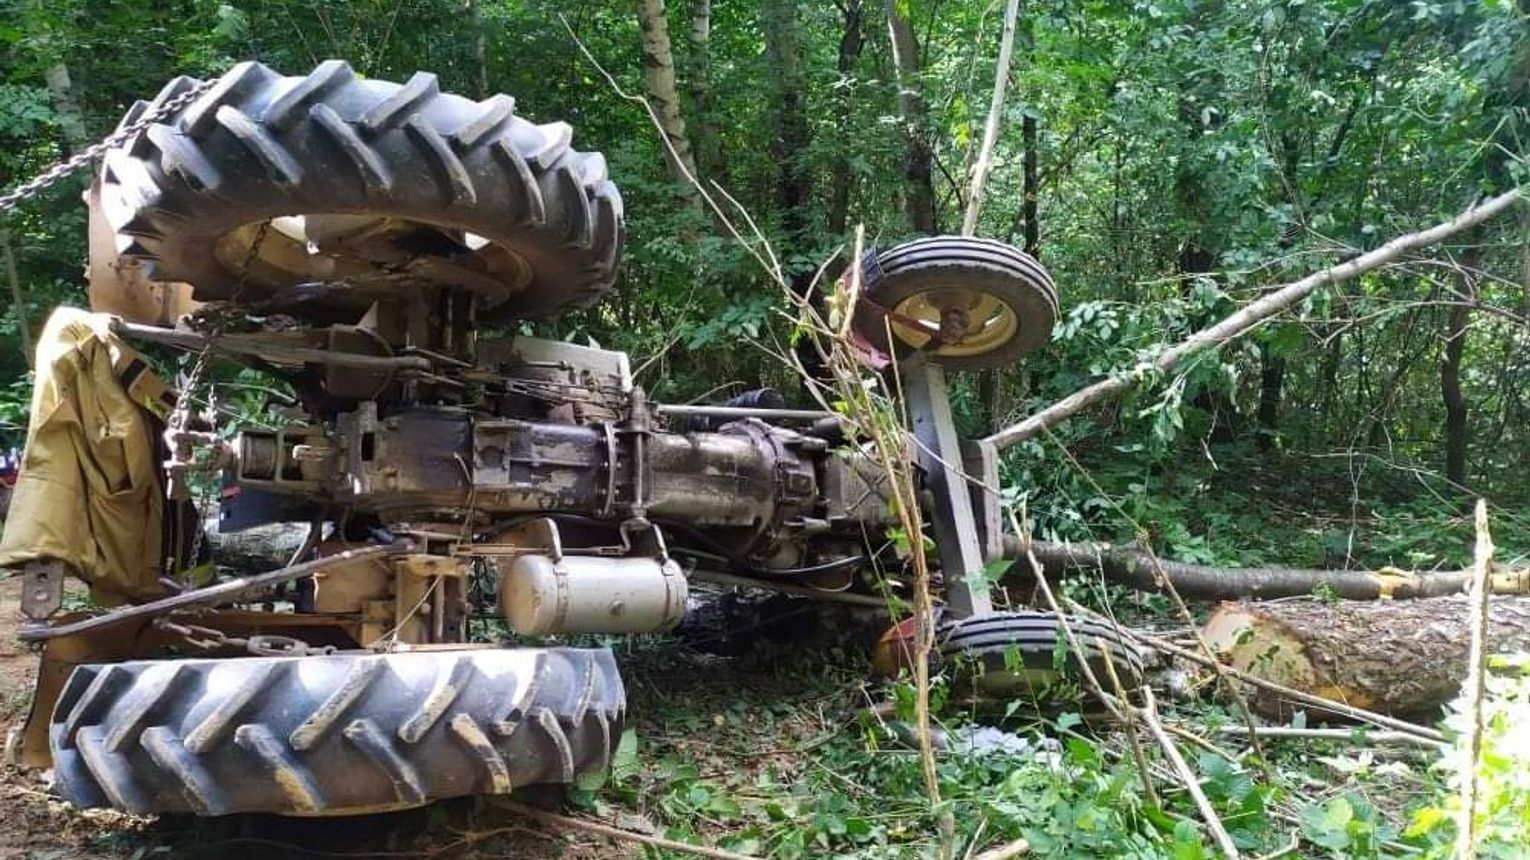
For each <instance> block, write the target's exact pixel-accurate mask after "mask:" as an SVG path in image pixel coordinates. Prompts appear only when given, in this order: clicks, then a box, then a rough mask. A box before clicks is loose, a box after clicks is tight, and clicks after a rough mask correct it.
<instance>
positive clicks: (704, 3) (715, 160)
mask: <svg viewBox="0 0 1530 860" xmlns="http://www.w3.org/2000/svg"><path fill="white" fill-rule="evenodd" d="M711 43H712V0H695V2H693V3H692V4H691V68H690V91H691V116H692V117H693V118H694V119H695V122H696V134H695V140H694V141H693V145H694V149H695V157H696V166H697V167H699V168H700V169H701V172H702V173H703V174H705V175H706V176H712V177H717V176H718V168H719V166H720V164H719V162H720V160H721V159H720V158H719V153H720V152H721V148H720V146H719V143H718V140H717V123H716V122H715V121H714V120H713V118H712V58H711V51H712V44H711ZM719 178H720V177H719Z"/></svg>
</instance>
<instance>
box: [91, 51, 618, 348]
mask: <svg viewBox="0 0 1530 860" xmlns="http://www.w3.org/2000/svg"><path fill="white" fill-rule="evenodd" d="M198 83H199V82H198V81H196V80H194V79H191V78H185V77H182V78H177V79H176V80H174V81H171V82H170V83H169V84H168V85H166V87H165V88H164V90H162V91H161V92H160V94H159V96H158V97H157V98H156V99H155V100H154V101H153V102H150V103H147V104H145V103H139V105H135V106H134V108H133V109H132V110H131V111H130V112H129V113H128V115H127V117H126V118H125V119H124V120H123V122H124V123H125V124H126V123H131V122H133V121H135V120H136V119H137V118H138V117H139V116H142V115H143V114H144V112H145V111H146V110H148V109H150V108H153V107H154V106H156V105H157V104H161V103H163V102H165V101H166V100H168V99H171V98H174V97H175V96H177V95H179V94H181V93H184V92H186V91H187V90H189V89H191V88H193V87H195V86H197V85H198ZM572 134H573V132H572V129H570V127H569V126H568V125H567V124H565V123H561V122H555V123H548V124H543V125H537V124H534V123H531V122H529V121H527V120H525V119H523V118H521V117H520V116H518V115H516V113H515V100H514V99H512V98H510V97H509V96H506V95H495V96H491V97H489V98H487V99H485V100H483V101H480V102H474V101H472V100H469V99H466V98H462V97H461V96H456V95H450V94H447V93H442V92H440V90H439V89H438V87H437V83H436V78H435V76H434V75H431V74H428V73H425V72H420V73H418V74H416V75H415V76H414V77H412V78H410V79H409V81H408V82H406V83H404V84H395V83H389V82H387V81H381V80H371V79H365V78H362V77H359V76H357V75H356V74H355V73H354V72H352V70H351V67H350V66H349V65H347V64H346V63H344V62H341V61H339V60H328V61H325V62H323V63H320V64H319V65H318V67H316V68H315V69H314V70H313V71H312V72H311V73H309V74H308V75H307V76H306V77H283V76H282V75H280V74H278V73H276V72H274V71H272V70H271V69H269V68H267V67H266V66H264V65H261V64H260V63H253V62H251V63H241V64H239V65H237V66H235V67H234V68H233V69H232V70H230V71H229V72H228V73H227V74H225V75H224V76H223V77H222V78H220V79H219V80H218V82H217V83H216V84H215V85H214V86H213V87H212V88H211V89H210V90H208V91H207V92H206V93H204V94H203V95H202V96H200V97H199V98H197V99H196V100H195V101H193V102H192V103H191V104H190V105H188V106H186V107H185V108H184V109H182V110H180V111H179V112H177V113H176V114H174V115H173V116H171V117H168V118H166V119H165V120H163V121H161V122H158V123H155V124H153V125H151V126H149V127H148V128H147V129H146V130H144V131H143V132H140V133H139V134H137V135H135V136H134V137H133V138H132V139H131V140H129V141H128V142H127V143H125V144H124V145H123V146H121V147H119V148H117V149H115V150H112V151H110V152H109V153H107V155H106V158H105V164H104V167H103V174H102V179H103V184H102V198H101V199H102V205H103V207H104V208H105V212H106V215H107V218H108V219H109V221H110V223H111V226H112V228H113V229H114V230H115V231H116V233H117V244H118V250H119V251H120V252H121V253H122V254H123V255H125V256H128V257H133V258H137V259H140V260H143V261H144V263H145V265H146V268H147V270H148V272H149V275H150V277H151V278H152V279H153V280H156V281H185V282H188V283H190V284H192V285H193V286H194V287H195V291H196V298H197V299H199V300H203V301H207V300H229V299H234V300H238V301H241V302H253V301H258V300H261V299H267V298H273V297H274V298H276V299H277V300H278V302H285V303H286V306H285V307H282V308H281V309H282V310H283V311H284V312H287V313H293V314H295V315H297V316H304V315H305V312H306V314H307V315H309V316H314V315H323V314H325V313H330V314H334V313H336V312H338V311H347V310H354V309H361V310H365V309H366V308H367V307H368V306H369V305H370V303H371V302H372V301H373V300H375V299H377V298H379V297H383V296H386V295H388V294H389V292H390V291H393V292H395V293H396V292H397V291H398V290H409V289H418V288H419V287H420V286H421V285H422V284H423V285H439V286H442V287H450V288H457V289H463V290H467V291H469V292H472V293H474V294H476V296H477V298H478V303H479V307H480V308H481V309H482V311H483V312H484V315H485V317H487V318H489V319H510V318H524V317H538V316H548V315H551V314H553V313H555V312H557V311H559V310H561V309H563V308H565V307H583V306H585V305H588V304H590V303H592V302H594V301H595V300H596V299H598V298H599V297H600V296H601V295H602V294H603V293H604V292H605V291H606V290H607V289H608V288H609V287H610V286H611V284H612V282H613V280H614V279H615V276H616V267H617V262H618V260H619V258H620V256H621V249H622V241H623V227H622V201H621V196H620V194H619V193H618V192H617V190H616V186H615V185H614V184H612V183H611V181H610V179H609V177H608V176H607V172H606V162H605V158H604V157H602V156H601V155H600V154H599V153H593V152H591V153H586V152H580V151H578V150H576V149H574V148H573V147H572V146H571V145H570V141H571V138H572ZM284 216H285V217H284ZM272 219H275V220H272ZM267 224H269V226H267V227H262V225H267ZM257 241H258V244H257ZM252 248H255V251H254V253H252V252H251V249H252ZM247 260H248V261H249V266H248V267H247V268H246V265H245V264H246V261H247Z"/></svg>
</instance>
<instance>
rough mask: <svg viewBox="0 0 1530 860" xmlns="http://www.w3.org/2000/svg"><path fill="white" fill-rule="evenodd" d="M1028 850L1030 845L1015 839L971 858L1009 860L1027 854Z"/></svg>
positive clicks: (977, 859)
mask: <svg viewBox="0 0 1530 860" xmlns="http://www.w3.org/2000/svg"><path fill="white" fill-rule="evenodd" d="M1030 850H1031V843H1029V842H1026V841H1025V840H1024V839H1016V840H1015V841H1014V842H1010V843H1008V844H1007V845H1000V846H999V847H997V848H990V849H988V850H987V851H984V852H983V853H982V854H979V855H978V856H976V857H974V858H972V860H1009V858H1011V857H1019V856H1020V855H1021V854H1025V853H1028V852H1029V851H1030Z"/></svg>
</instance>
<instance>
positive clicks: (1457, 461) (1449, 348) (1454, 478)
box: [1440, 244, 1482, 487]
mask: <svg viewBox="0 0 1530 860" xmlns="http://www.w3.org/2000/svg"><path fill="white" fill-rule="evenodd" d="M1481 263H1482V248H1481V246H1480V245H1476V244H1472V245H1470V246H1468V247H1467V249H1466V250H1465V252H1463V253H1462V255H1461V265H1460V267H1459V269H1458V272H1457V283H1459V284H1460V288H1459V289H1458V290H1457V292H1456V296H1455V303H1454V304H1452V305H1451V306H1450V313H1449V314H1448V315H1447V317H1446V319H1445V352H1444V356H1443V357H1442V358H1441V360H1440V395H1441V398H1442V399H1443V400H1444V401H1445V477H1446V478H1447V479H1448V480H1449V481H1450V482H1451V483H1452V484H1455V485H1456V486H1458V487H1464V486H1466V478H1467V474H1466V471H1467V469H1466V466H1467V462H1466V451H1467V442H1468V438H1467V433H1468V427H1467V418H1468V414H1467V403H1466V395H1465V394H1463V393H1462V391H1461V361H1462V357H1463V356H1464V354H1465V352H1466V327H1467V323H1469V322H1470V321H1471V312H1472V308H1471V306H1472V305H1473V304H1475V303H1476V301H1477V267H1478V266H1479V265H1481Z"/></svg>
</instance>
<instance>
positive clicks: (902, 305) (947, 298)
mask: <svg viewBox="0 0 1530 860" xmlns="http://www.w3.org/2000/svg"><path fill="white" fill-rule="evenodd" d="M888 324H889V325H890V326H891V327H892V333H893V335H894V336H895V337H897V338H898V340H901V341H903V342H904V343H906V344H908V345H909V346H911V347H913V348H915V349H925V348H927V347H929V346H930V345H931V344H932V342H933V343H934V344H935V348H934V349H933V350H931V351H932V352H933V353H934V354H935V355H938V356H948V357H952V358H956V357H964V356H973V355H982V354H983V353H986V352H992V351H993V350H996V349H998V348H999V347H1002V346H1003V345H1004V344H1005V343H1007V342H1009V339H1010V338H1012V337H1014V336H1015V334H1016V332H1018V331H1019V330H1020V318H1019V317H1018V316H1017V315H1016V314H1015V309H1014V308H1012V307H1010V306H1009V304H1008V303H1006V302H1004V301H1003V300H1002V299H1000V298H999V297H998V296H995V295H993V294H991V293H987V292H983V291H980V290H973V289H967V288H963V287H953V288H944V289H932V290H926V291H923V292H918V293H914V294H913V295H911V296H908V297H907V298H905V299H903V300H902V301H900V302H898V304H897V305H896V306H895V307H894V308H893V309H892V314H891V315H890V317H889V319H888Z"/></svg>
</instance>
